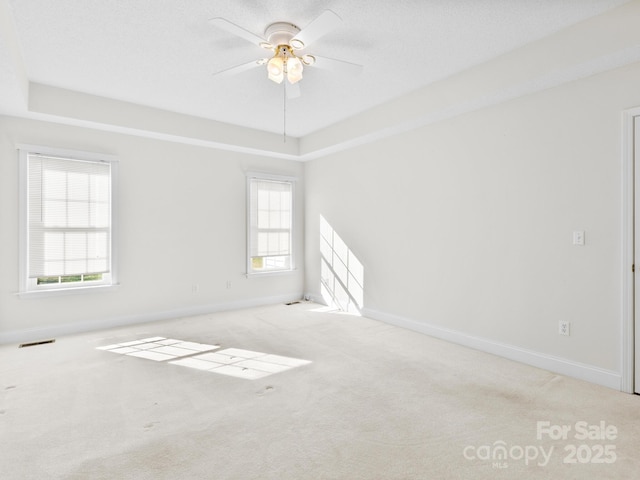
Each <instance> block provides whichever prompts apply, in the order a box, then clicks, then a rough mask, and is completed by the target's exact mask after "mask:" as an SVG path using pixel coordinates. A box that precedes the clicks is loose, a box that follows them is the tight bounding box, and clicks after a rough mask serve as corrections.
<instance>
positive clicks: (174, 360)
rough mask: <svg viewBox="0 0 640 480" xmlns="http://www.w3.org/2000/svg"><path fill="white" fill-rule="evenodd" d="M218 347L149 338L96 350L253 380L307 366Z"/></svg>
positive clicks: (256, 353) (301, 361) (273, 357)
mask: <svg viewBox="0 0 640 480" xmlns="http://www.w3.org/2000/svg"><path fill="white" fill-rule="evenodd" d="M219 348H220V346H219V345H208V344H204V343H197V342H186V341H182V340H176V339H172V338H164V337H150V338H144V339H141V340H134V341H131V342H124V343H116V344H113V345H106V346H103V347H97V349H98V350H104V351H107V352H111V353H117V354H120V355H127V356H131V357H138V358H145V359H147V360H154V361H156V362H163V361H166V362H167V363H171V364H172V365H179V366H182V367H188V368H193V369H196V370H202V371H205V372H210V373H219V374H221V375H228V376H232V377H237V378H245V379H248V380H254V379H257V378H263V377H267V376H269V375H273V374H274V373H280V372H284V371H285V370H290V369H292V368H296V367H300V366H302V365H307V364H309V363H311V361H309V360H302V359H299V358H292V357H283V356H281V355H273V354H269V353H263V352H254V351H251V350H244V349H241V348H227V349H224V350H219V351H217V352H214V351H213V350H217V349H219Z"/></svg>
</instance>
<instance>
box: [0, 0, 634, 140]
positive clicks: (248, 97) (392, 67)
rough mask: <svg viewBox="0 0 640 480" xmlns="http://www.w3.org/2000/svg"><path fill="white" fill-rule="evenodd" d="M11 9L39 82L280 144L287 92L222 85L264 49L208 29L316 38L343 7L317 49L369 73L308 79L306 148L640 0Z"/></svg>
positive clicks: (373, 0) (248, 0)
mask: <svg viewBox="0 0 640 480" xmlns="http://www.w3.org/2000/svg"><path fill="white" fill-rule="evenodd" d="M0 1H3V2H4V1H8V4H9V8H10V12H11V15H12V17H13V21H14V23H15V27H16V32H17V38H18V41H19V44H20V48H21V50H22V56H23V61H24V67H25V69H26V72H27V75H28V77H29V80H30V81H32V82H37V83H42V84H46V85H51V86H56V87H62V88H65V89H70V90H75V91H79V92H84V93H90V94H94V95H99V96H104V97H108V98H113V99H118V100H124V101H128V102H133V103H137V104H141V105H147V106H152V107H157V108H161V109H166V110H170V111H175V112H180V113H185V114H189V115H194V116H198V117H204V118H208V119H213V120H218V121H222V122H226V123H230V124H234V125H240V126H245V127H251V128H255V129H260V130H265V131H268V132H274V133H282V129H283V106H284V105H283V86H282V85H276V84H274V83H273V82H271V81H269V80H267V78H266V71H265V70H264V69H263V68H258V69H253V70H250V71H246V72H243V73H240V74H238V75H236V76H233V77H216V76H213V75H212V74H213V73H214V72H217V71H220V70H224V69H226V68H228V67H232V66H234V65H237V64H241V63H245V62H249V61H251V60H254V59H258V58H261V57H264V56H265V55H264V50H262V49H260V48H259V47H256V46H253V45H251V44H250V43H248V42H246V41H245V40H243V39H240V38H238V37H235V36H233V35H231V34H229V33H227V32H225V31H222V30H219V29H216V28H214V27H213V26H211V25H210V24H208V23H207V20H208V19H210V18H213V17H224V18H226V19H227V20H229V21H231V22H233V23H236V24H238V25H240V26H242V27H244V28H245V29H247V30H250V31H252V32H254V33H256V34H258V35H263V32H264V29H265V28H266V26H268V25H269V24H271V23H273V22H276V21H288V22H291V23H294V24H296V25H297V26H299V27H300V28H303V29H304V27H305V26H306V25H307V24H308V23H309V22H311V21H312V20H313V19H314V18H316V17H317V16H318V15H319V14H320V13H321V12H322V11H323V10H325V9H331V10H333V11H334V12H336V13H337V14H338V15H339V16H340V17H341V18H342V20H343V23H342V24H341V26H340V27H338V28H337V29H336V30H334V31H332V32H331V33H329V34H327V35H326V36H325V37H323V38H321V39H319V40H318V41H317V42H316V43H315V44H314V45H312V46H311V47H310V48H309V49H308V50H307V51H308V52H309V53H316V54H318V55H321V56H325V57H330V58H336V59H342V60H346V61H349V62H354V63H360V64H362V65H364V67H365V68H364V71H363V72H362V73H361V74H360V75H359V76H357V77H353V78H352V77H344V76H341V75H338V74H336V73H334V72H331V71H327V70H320V69H317V68H316V69H314V68H313V67H308V68H306V69H305V74H304V79H303V80H302V81H301V82H300V85H301V89H302V96H301V97H300V98H297V99H292V100H289V101H288V102H287V132H288V134H289V135H291V136H294V137H301V136H304V135H307V134H309V133H312V132H315V131H317V130H319V129H322V128H323V127H326V126H329V125H331V124H333V123H335V122H337V121H340V120H344V119H346V118H348V117H351V116H353V115H355V114H357V113H361V112H363V111H365V110H367V109H368V108H371V107H373V106H376V105H379V104H381V103H383V102H385V101H388V100H391V99H393V98H396V97H399V96H401V95H403V94H406V93H408V92H410V91H413V90H416V89H418V88H420V87H422V86H425V85H427V84H430V83H432V82H434V81H436V80H439V79H443V78H445V77H448V76H450V75H452V74H454V73H456V72H459V71H461V70H464V69H466V68H469V67H471V66H473V65H476V64H479V63H482V62H485V61H487V60H489V59H491V58H494V57H496V56H499V55H501V54H503V53H506V52H508V51H510V50H513V49H515V48H517V47H519V46H522V45H524V44H527V43H529V42H532V41H534V40H537V39H539V38H542V37H545V36H547V35H550V34H552V33H554V32H556V31H558V30H561V29H563V28H565V27H567V26H569V25H572V24H575V23H577V22H580V21H581V20H584V19H586V18H589V17H591V16H594V15H597V14H600V13H602V12H604V11H606V10H608V9H611V8H614V7H616V6H618V5H621V4H623V3H627V1H628V0H561V1H560V0H455V1H453V0H395V1H388V0H348V1H345V0H343V1H338V0H333V1H331V0H325V1H318V0H296V1H285V0H272V1H271V0H270V1H265V0H217V1H211V0H56V1H51V0H0ZM6 65H7V63H6V59H5V58H4V56H3V55H2V49H1V48H0V82H2V83H0V87H2V88H5V89H8V88H12V89H15V85H9V84H8V83H9V82H10V80H11V78H12V74H11V72H8V73H7V71H8V68H7V66H6ZM1 100H2V97H0V101H1ZM0 111H1V106H0Z"/></svg>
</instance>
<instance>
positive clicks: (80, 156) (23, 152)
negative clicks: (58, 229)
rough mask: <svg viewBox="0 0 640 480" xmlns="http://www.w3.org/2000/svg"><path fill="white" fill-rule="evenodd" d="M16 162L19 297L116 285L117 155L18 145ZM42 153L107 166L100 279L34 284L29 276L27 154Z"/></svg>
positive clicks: (90, 289)
mask: <svg viewBox="0 0 640 480" xmlns="http://www.w3.org/2000/svg"><path fill="white" fill-rule="evenodd" d="M16 148H17V151H18V162H19V194H20V202H19V210H20V211H19V221H20V234H19V262H20V266H19V283H20V285H19V289H18V295H19V296H20V297H21V298H24V297H30V296H38V297H40V296H48V295H63V294H71V293H74V294H75V293H88V292H96V291H106V290H110V289H113V288H115V287H117V286H118V275H117V266H118V256H117V251H118V248H117V245H118V241H117V238H118V235H117V224H118V222H117V219H118V165H119V162H118V158H117V157H116V156H115V155H109V154H102V153H94V152H84V151H78V150H69V149H63V148H55V147H46V146H41V145H27V144H19V145H17V146H16ZM35 154H40V155H45V156H52V157H59V158H60V159H63V160H72V161H73V160H75V161H88V162H106V163H109V165H110V183H111V192H110V197H111V198H110V200H111V205H110V207H111V209H110V210H111V219H110V226H109V230H110V237H111V238H110V254H109V260H110V265H109V271H108V273H106V274H103V275H104V277H103V279H102V280H96V281H90V282H86V283H85V282H73V281H71V282H59V283H51V284H40V285H37V284H36V282H34V280H33V279H30V278H29V168H28V166H29V155H35Z"/></svg>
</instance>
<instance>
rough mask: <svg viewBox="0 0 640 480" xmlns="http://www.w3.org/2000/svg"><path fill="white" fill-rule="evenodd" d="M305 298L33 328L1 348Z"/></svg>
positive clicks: (11, 335) (6, 338)
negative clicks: (13, 344) (8, 345)
mask: <svg viewBox="0 0 640 480" xmlns="http://www.w3.org/2000/svg"><path fill="white" fill-rule="evenodd" d="M301 297H302V295H301V294H300V293H292V294H288V295H277V296H272V297H260V298H252V299H247V300H237V301H233V302H226V303H214V304H208V305H197V306H193V307H183V308H176V309H173V310H165V311H160V312H150V313H144V314H138V315H124V316H120V317H112V318H106V319H101V320H89V321H86V322H75V323H66V324H62V325H52V326H47V327H37V328H29V329H24V330H13V331H9V332H3V333H0V345H2V344H12V343H27V342H36V341H41V340H44V339H51V338H57V337H61V336H64V335H74V334H77V333H83V332H91V331H96V330H104V329H108V328H117V327H125V326H129V325H137V324H141V323H149V322H157V321H162V320H171V319H174V318H181V317H191V316H195V315H205V314H207V313H215V312H224V311H230V310H241V309H243V308H253V307H260V306H263V305H274V304H277V303H286V302H291V301H294V300H300V298H301Z"/></svg>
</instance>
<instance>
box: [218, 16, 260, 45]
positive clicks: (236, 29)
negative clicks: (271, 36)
mask: <svg viewBox="0 0 640 480" xmlns="http://www.w3.org/2000/svg"><path fill="white" fill-rule="evenodd" d="M209 23H210V24H211V25H213V26H214V27H216V28H219V29H221V30H224V31H225V32H228V33H232V34H233V35H236V36H237V37H240V38H244V39H245V40H246V41H248V42H250V43H253V44H254V45H258V46H262V44H268V43H269V42H267V41H266V40H265V39H264V38H262V37H260V36H258V35H256V34H255V33H253V32H250V31H249V30H245V29H244V28H242V27H241V26H239V25H236V24H235V23H231V22H230V21H229V20H226V19H224V18H222V17H216V18H212V19H211V20H209Z"/></svg>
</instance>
